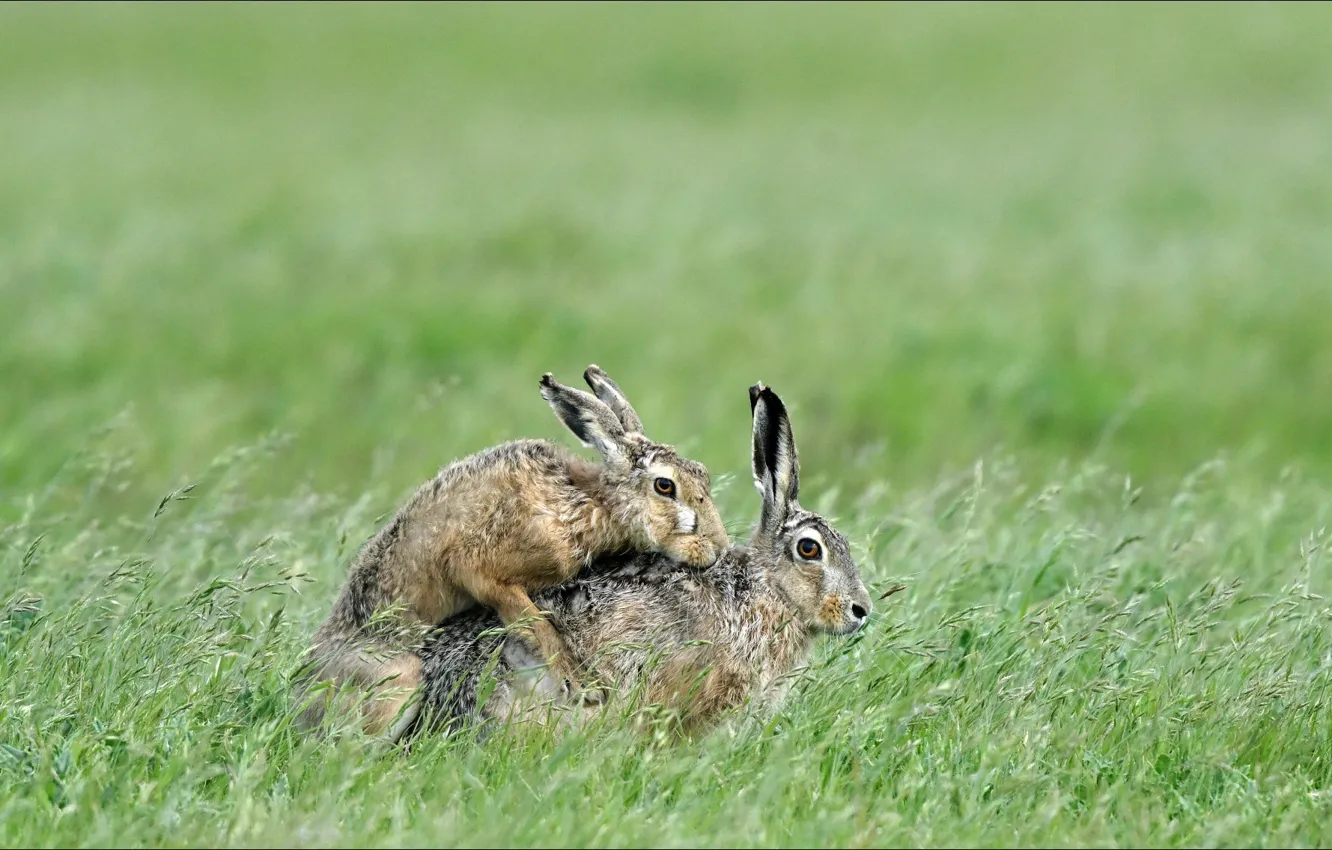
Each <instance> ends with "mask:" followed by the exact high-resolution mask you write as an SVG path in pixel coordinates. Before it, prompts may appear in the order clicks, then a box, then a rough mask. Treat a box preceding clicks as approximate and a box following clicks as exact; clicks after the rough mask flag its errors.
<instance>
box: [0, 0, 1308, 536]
mask: <svg viewBox="0 0 1332 850" xmlns="http://www.w3.org/2000/svg"><path fill="white" fill-rule="evenodd" d="M1330 12H1332V10H1329V9H1328V7H1327V6H1325V5H1320V4H1244V3H1227V4H1210V5H1184V4H1180V5H1173V4H1158V3H1151V4H1141V5H1139V4H1128V3H1114V4H991V3H984V4H981V3H975V4H971V3H958V4H934V3H928V4H868V3H856V4H830V3H807V4H804V3H782V4H765V5H760V4H701V5H669V4H651V5H646V4H633V5H630V4H614V5H613V4H596V5H592V4H587V5H579V4H559V3H554V4H540V5H535V4H534V5H510V4H500V3H485V4H471V5H463V4H457V5H424V4H401V5H398V4H384V3H375V4H327V5H312V4H247V5H239V4H235V5H200V6H192V5H183V4H182V5H165V4H163V5H158V4H142V5H121V4H89V5H78V6H68V5H46V4H6V5H5V6H4V7H3V8H0V140H2V141H0V145H2V150H3V163H4V165H3V169H0V298H2V299H3V310H2V311H0V391H2V393H3V402H2V403H0V481H2V482H3V487H4V491H5V493H6V494H7V495H10V496H15V497H17V498H19V499H20V500H21V499H22V497H23V496H24V494H26V493H28V492H30V491H32V490H33V489H34V488H36V487H39V486H41V485H44V484H45V483H46V482H48V481H49V480H51V476H52V474H53V473H54V471H55V470H56V469H57V468H59V467H60V465H61V464H62V463H64V462H65V461H66V460H67V458H68V457H69V456H70V454H71V453H72V452H74V451H76V450H77V449H78V448H79V447H80V446H82V445H85V444H86V442H87V440H88V439H89V434H90V433H92V432H93V431H94V430H95V429H97V428H98V427H100V426H102V425H104V424H106V423H107V422H110V421H112V420H113V419H115V417H117V415H119V414H124V416H122V417H121V419H119V420H116V421H119V422H121V423H122V425H123V426H124V427H122V428H121V429H119V430H118V431H117V432H116V436H115V437H114V438H113V439H114V440H117V441H119V442H118V443H117V445H119V446H120V447H121V450H123V452H124V453H125V456H126V458H127V460H129V461H133V462H134V463H135V464H137V467H138V469H139V470H140V472H141V474H140V475H138V476H137V477H135V478H134V479H133V480H132V481H129V480H127V481H126V482H125V484H124V485H123V487H122V488H121V490H122V491H121V492H120V493H118V494H117V493H114V492H113V493H111V494H110V495H108V496H107V497H106V498H108V499H112V500H114V501H116V502H117V505H116V506H115V507H116V509H120V508H124V509H126V510H130V511H132V512H134V513H136V514H137V513H140V512H142V511H144V510H151V508H152V506H153V505H155V504H156V500H157V498H158V497H159V496H160V495H162V494H163V493H165V492H166V491H167V490H168V489H170V488H171V487H173V486H177V485H179V484H181V483H184V482H185V481H188V480H190V479H191V476H192V475H194V474H196V473H198V472H199V471H200V470H202V469H203V468H205V467H206V466H207V464H208V462H209V461H210V459H211V458H213V457H215V456H216V455H217V454H218V453H220V452H222V451H224V450H225V449H226V447H228V446H231V445H234V444H239V443H249V442H253V441H254V440H256V439H259V437H260V436H261V435H263V434H265V433H268V432H270V431H273V430H277V431H280V432H283V433H285V434H289V435H291V437H292V442H291V443H290V444H289V446H288V448H287V450H286V451H285V452H283V453H282V454H280V455H279V456H277V457H276V458H275V459H274V460H273V461H272V462H271V463H270V464H268V465H267V467H266V469H265V475H264V477H263V478H262V480H261V481H260V482H258V484H257V485H256V486H258V487H261V488H263V489H264V490H267V491H271V492H288V491H290V490H291V489H292V488H293V487H295V486H297V484H298V483H299V482H306V483H310V484H312V485H313V486H315V487H318V488H321V489H322V490H326V491H336V492H339V493H343V494H347V495H354V494H356V493H358V492H361V491H362V490H364V489H365V488H367V487H370V486H375V487H383V488H386V492H389V493H392V494H394V495H395V497H396V496H397V495H401V494H402V493H404V492H406V491H407V490H408V489H410V488H411V487H414V486H415V485H416V484H417V483H419V482H420V481H422V480H424V479H425V478H427V477H429V476H430V475H431V474H432V473H433V471H434V470H435V469H436V468H437V467H438V466H439V465H440V464H443V463H447V462H448V461H449V460H451V459H452V458H454V457H457V456H460V455H462V454H466V453H469V452H471V451H474V450H477V449H480V448H482V447H484V446H486V445H489V444H492V443H494V442H497V441H500V440H503V439H506V438H510V437H516V436H553V437H557V438H560V439H567V437H566V436H565V435H564V434H563V433H562V432H561V429H560V427H559V425H558V424H557V422H556V421H555V419H554V417H553V416H552V415H551V414H550V412H549V411H548V409H547V408H546V406H545V404H544V403H543V402H542V401H541V399H540V397H539V396H538V394H537V383H536V382H537V378H538V376H539V375H540V374H541V373H542V372H544V371H546V370H551V371H553V372H555V373H556V374H557V376H559V377H561V378H562V379H564V380H565V381H578V380H579V373H580V372H581V370H582V368H583V367H584V366H586V365H587V364H588V363H590V362H596V363H598V364H600V365H601V366H603V367H604V368H606V369H607V370H608V371H609V372H610V373H611V374H612V375H613V376H615V377H616V378H617V379H618V380H619V382H620V383H621V385H622V386H623V387H624V388H625V390H626V392H628V394H629V395H630V397H631V398H632V399H633V401H634V402H635V403H636V404H637V406H638V407H639V409H640V412H641V413H642V415H643V418H644V419H645V421H646V422H647V424H648V430H649V432H650V433H651V434H653V435H654V436H656V437H658V438H660V439H663V440H665V441H667V442H672V443H674V444H676V445H677V446H679V447H680V448H682V449H683V450H685V451H687V452H689V453H692V454H693V455H694V456H696V457H698V458H699V459H700V460H702V461H703V462H705V463H707V464H709V465H710V466H711V467H712V468H713V469H714V472H715V473H717V474H719V475H724V474H726V473H732V474H735V475H744V474H745V470H746V466H745V464H746V458H747V454H746V439H747V432H748V417H749V410H748V405H747V401H746V397H745V387H746V386H747V385H748V384H749V383H751V382H753V381H754V380H758V379H762V380H764V381H766V382H767V383H769V384H770V385H772V386H773V387H775V388H776V389H778V391H779V392H781V393H782V394H783V395H784V396H785V397H786V398H787V399H788V401H789V403H790V405H791V407H792V408H793V417H794V423H795V428H796V433H797V437H798V439H799V442H800V446H801V449H802V453H803V459H804V461H805V467H806V473H807V475H808V476H810V477H811V478H812V479H814V480H816V481H818V482H820V486H822V487H831V486H832V485H833V484H836V485H837V486H838V487H839V489H840V490H842V491H844V492H853V493H854V492H857V491H858V490H863V489H864V488H865V487H866V486H868V485H870V484H871V483H874V482H883V481H887V482H892V483H893V485H894V486H895V487H896V486H904V487H905V486H911V485H913V484H920V483H925V482H929V481H932V480H935V479H936V478H937V476H938V475H940V474H941V473H942V472H945V471H951V470H957V469H964V468H966V467H968V466H969V465H970V464H971V463H972V462H973V461H974V460H975V458H977V457H978V456H980V455H982V454H985V453H987V452H991V451H997V450H1004V451H1010V450H1011V451H1013V452H1016V453H1017V455H1018V456H1019V457H1021V458H1022V459H1023V461H1024V463H1026V464H1029V465H1030V466H1031V467H1032V468H1036V467H1040V466H1042V465H1047V464H1050V463H1054V462H1057V461H1059V460H1061V459H1064V458H1085V457H1087V456H1092V457H1095V458H1099V459H1104V460H1105V461H1107V462H1109V463H1111V464H1112V465H1114V466H1115V467H1116V468H1119V469H1122V470H1123V471H1125V472H1129V473H1132V474H1133V475H1134V476H1135V477H1136V478H1145V479H1147V480H1152V479H1154V478H1157V477H1162V476H1175V475H1177V474H1178V473H1181V472H1184V471H1186V470H1188V469H1190V468H1193V467H1194V466H1195V465H1197V464H1198V463H1199V462H1201V461H1204V460H1206V459H1208V458H1211V457H1213V456H1214V455H1216V454H1217V453H1218V452H1222V451H1227V452H1233V451H1238V452H1247V453H1248V456H1249V457H1251V458H1253V459H1254V461H1255V462H1254V463H1253V464H1252V465H1251V466H1250V467H1249V468H1250V469H1251V470H1253V471H1254V472H1255V474H1257V475H1265V474H1267V473H1268V472H1275V471H1276V470H1277V469H1278V468H1279V467H1281V466H1283V465H1285V464H1288V463H1298V464H1302V465H1305V466H1307V467H1310V468H1315V469H1326V468H1328V467H1329V460H1332V432H1330V431H1329V429H1328V428H1327V427H1326V424H1327V422H1328V417H1329V414H1330V413H1332V346H1330V345H1329V344H1328V342H1327V340H1328V331H1329V315H1330V314H1329V309H1328V308H1329V306H1330V303H1332V286H1330V285H1329V273H1332V239H1329V234H1332V168H1329V163H1330V162H1332V160H1329V147H1328V140H1329V138H1332V14H1330ZM113 489H114V488H113ZM742 492H744V493H747V492H748V488H747V487H746V488H744V490H743V491H742ZM747 499H748V497H747V496H742V497H740V498H738V499H735V500H733V501H730V502H728V503H727V504H728V510H729V515H728V518H732V519H742V520H747V519H748V517H749V513H750V510H749V509H750V508H751V507H752V505H750V504H749V502H748V501H747ZM389 506H390V504H389V503H386V504H385V505H384V507H385V509H387V508H388V507H389ZM108 509H110V508H108Z"/></svg>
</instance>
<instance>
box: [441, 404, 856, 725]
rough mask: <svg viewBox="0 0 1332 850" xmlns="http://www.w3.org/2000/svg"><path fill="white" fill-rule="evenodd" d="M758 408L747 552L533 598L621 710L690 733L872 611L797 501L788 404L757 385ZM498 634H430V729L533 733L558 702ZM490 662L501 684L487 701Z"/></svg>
mask: <svg viewBox="0 0 1332 850" xmlns="http://www.w3.org/2000/svg"><path fill="white" fill-rule="evenodd" d="M751 401H752V403H753V404H754V405H755V422H754V434H753V440H754V445H755V463H754V478H755V481H756V483H757V484H758V485H759V488H760V490H761V491H762V492H763V511H762V515H761V518H760V521H759V523H758V525H757V526H756V527H755V529H754V532H753V535H752V537H751V539H750V542H749V545H748V546H735V547H732V548H730V549H728V550H727V551H726V552H725V553H723V555H722V556H721V558H719V559H718V561H717V563H716V564H714V565H713V566H712V567H711V568H710V569H708V570H697V569H693V568H690V567H688V566H687V565H684V564H681V563H679V562H678V561H672V560H670V559H668V558H665V557H662V556H660V555H652V554H644V553H639V554H636V555H630V556H619V557H617V558H613V559H608V561H609V562H608V563H605V564H601V565H599V566H598V568H597V569H596V570H594V571H591V572H590V573H589V574H587V575H585V576H582V577H579V578H578V579H576V580H574V581H572V582H569V583H566V584H564V585H561V586H559V587H554V588H551V589H549V590H546V591H543V592H540V593H538V594H537V595H536V599H537V601H538V603H540V605H541V606H542V607H543V608H547V609H549V610H550V611H551V613H552V616H553V618H554V619H555V621H556V622H558V623H559V626H560V630H561V634H562V635H563V636H564V638H565V641H566V643H567V645H568V646H569V649H570V651H571V652H572V653H573V654H574V655H575V656H576V657H577V658H578V660H579V661H580V662H581V663H583V664H585V665H586V666H588V667H589V668H592V669H595V670H596V672H597V674H598V675H599V676H601V677H602V678H603V679H604V680H605V681H607V682H610V683H612V684H613V685H614V686H615V687H616V688H617V689H618V690H619V693H620V695H621V696H623V697H624V698H626V699H629V698H632V697H633V696H634V695H636V694H641V696H642V698H643V699H644V700H645V701H646V702H647V704H648V705H649V706H653V705H655V706H658V707H661V708H665V709H667V710H668V714H669V715H671V716H673V717H674V718H675V720H676V723H675V726H676V729H677V730H678V731H683V732H686V733H689V732H698V731H704V730H706V729H708V728H709V727H710V726H711V725H712V724H714V723H715V722H716V721H717V720H719V719H720V718H721V717H722V716H723V715H725V714H726V712H728V711H730V710H731V709H733V708H736V707H737V706H740V705H741V704H743V703H744V702H745V701H746V700H747V699H749V697H750V696H751V695H754V694H763V695H765V697H767V699H768V700H770V704H775V703H776V701H777V700H778V699H779V698H780V695H781V694H782V693H783V692H784V691H785V689H786V687H787V683H788V682H789V680H790V674H791V673H792V672H793V671H795V670H796V669H797V668H798V667H799V666H800V665H802V664H803V663H804V661H805V659H806V658H807V657H808V653H809V649H810V647H811V644H812V642H813V639H814V637H815V636H817V635H819V634H850V633H851V632H854V631H856V630H857V629H859V628H861V627H862V626H863V625H864V623H865V622H866V620H867V618H868V616H869V613H870V609H871V603H870V596H869V591H868V590H867V589H866V588H865V585H864V582H863V581H861V578H860V574H859V571H858V570H857V569H856V566H855V562H854V560H853V559H852V557H851V552H850V548H849V546H848V545H847V543H846V540H845V539H844V538H843V537H842V536H841V535H840V534H839V533H838V532H837V531H836V530H835V529H834V528H832V526H831V525H829V524H828V522H827V521H826V520H824V519H823V518H821V517H819V516H818V515H817V514H814V513H811V512H809V511H806V510H804V509H803V508H801V507H800V505H799V503H798V502H797V498H796V497H797V491H798V474H797V464H796V453H795V442H794V437H793V436H792V435H791V433H790V424H789V422H788V421H787V418H786V412H785V408H784V407H783V406H782V404H781V401H780V399H778V398H777V396H776V395H775V394H774V393H772V392H771V391H770V390H766V389H763V388H761V387H759V388H756V393H755V397H754V398H752V399H751ZM802 541H806V542H808V541H814V542H816V543H817V544H818V545H819V549H820V551H819V553H818V554H817V556H815V557H813V558H808V559H807V558H802V557H800V556H799V555H798V548H799V546H800V544H801V542H802ZM497 625H498V624H497V623H496V622H495V621H494V618H493V616H490V615H486V614H484V613H483V612H475V613H467V614H463V615H460V616H458V617H454V618H451V619H450V620H447V621H445V622H444V623H441V624H440V626H439V627H438V629H437V630H436V631H435V633H434V634H433V635H432V637H431V639H430V642H429V643H428V644H427V646H426V647H425V649H424V653H423V657H424V659H425V665H424V667H423V679H424V681H423V689H422V690H423V695H424V703H425V705H426V708H427V715H428V717H429V718H430V719H429V721H428V723H429V724H444V725H450V724H453V723H455V722H458V721H465V720H467V719H485V720H491V721H519V722H527V721H529V720H530V718H532V717H533V716H535V714H534V713H540V712H539V711H538V710H537V708H536V706H538V705H549V704H550V702H551V697H552V695H556V694H557V691H556V690H555V689H553V687H552V683H551V681H550V680H549V677H548V676H547V675H543V674H540V670H539V659H536V658H535V657H533V656H532V655H531V654H530V652H529V651H528V650H526V649H524V647H523V645H522V644H521V643H517V642H514V641H511V640H506V639H505V638H504V637H503V636H502V635H500V634H488V633H487V630H488V629H495V628H496V627H497ZM496 652H498V653H499V654H498V656H497V660H496V662H495V663H496V665H497V666H496V670H495V672H496V673H497V674H498V679H497V682H496V685H495V688H494V690H493V692H492V693H491V694H490V696H489V698H488V699H487V701H485V702H484V703H481V702H480V691H481V688H480V682H481V678H482V676H483V675H484V672H483V671H484V670H485V669H486V667H487V665H488V664H489V663H491V659H492V658H495V657H496V656H495V655H494V654H495V653H496ZM534 669H535V670H537V672H538V675H532V673H531V672H530V671H532V670H534ZM556 701H557V702H558V698H557V699H556ZM557 709H559V710H560V711H561V712H562V713H561V715H560V716H562V717H564V718H567V719H566V720H565V721H563V722H573V723H577V722H581V720H582V719H583V718H585V717H588V716H591V715H590V713H589V712H587V711H586V710H583V709H580V708H579V707H578V706H576V705H575V706H573V707H572V708H571V710H564V707H563V706H557ZM541 716H542V717H543V718H545V717H547V716H548V715H546V714H541ZM543 722H546V721H545V720H543Z"/></svg>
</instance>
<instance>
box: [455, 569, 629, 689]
mask: <svg viewBox="0 0 1332 850" xmlns="http://www.w3.org/2000/svg"><path fill="white" fill-rule="evenodd" d="M470 579H471V580H470V581H469V582H468V586H467V591H468V592H469V593H470V594H471V595H472V598H473V599H475V600H476V601H477V602H479V603H481V604H482V605H484V606H486V607H487V608H490V609H491V610H493V611H494V612H495V613H496V614H498V615H499V618H500V619H501V620H503V621H504V625H506V626H510V627H514V628H515V630H516V631H517V632H518V634H519V636H520V637H522V638H523V639H525V640H527V641H528V643H529V644H534V645H535V648H536V650H537V651H538V652H539V653H540V654H541V656H542V658H544V659H545V661H546V663H547V664H549V665H550V668H551V671H552V672H553V673H555V674H556V675H559V676H561V677H563V678H564V680H565V681H566V682H567V683H568V687H569V690H570V691H571V693H573V694H578V695H580V696H582V698H583V699H584V700H586V701H587V702H590V703H598V702H601V701H602V699H603V698H604V694H602V693H601V692H600V691H599V690H597V689H586V690H585V689H584V684H585V683H584V678H585V674H584V671H581V670H579V669H578V665H577V664H576V663H575V662H574V660H573V656H571V655H570V654H569V649H568V646H567V645H566V644H565V642H564V638H562V637H561V636H560V633H559V630H557V629H556V628H555V627H554V626H553V625H551V624H550V621H549V620H547V619H546V618H545V616H544V615H543V614H542V613H541V611H540V610H539V609H538V608H537V607H536V605H535V604H533V602H532V599H531V597H529V596H528V595H527V591H526V590H524V589H523V588H522V587H520V586H518V585H516V584H507V583H504V582H499V581H494V580H492V579H487V578H484V577H481V576H476V575H473V576H470ZM524 621H526V622H524Z"/></svg>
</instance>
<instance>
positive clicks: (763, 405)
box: [751, 385, 800, 524]
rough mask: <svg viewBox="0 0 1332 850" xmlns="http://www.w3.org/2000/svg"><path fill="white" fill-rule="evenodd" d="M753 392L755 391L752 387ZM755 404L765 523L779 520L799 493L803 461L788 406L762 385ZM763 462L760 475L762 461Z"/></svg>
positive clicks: (756, 454) (757, 477) (756, 451)
mask: <svg viewBox="0 0 1332 850" xmlns="http://www.w3.org/2000/svg"><path fill="white" fill-rule="evenodd" d="M751 393H753V390H752V389H751ZM751 398H753V401H752V403H753V405H754V467H755V480H756V482H757V483H758V484H759V489H760V490H761V491H762V492H763V518H764V522H765V524H768V523H771V522H774V521H780V518H782V517H785V516H786V515H787V513H788V512H789V511H790V510H791V509H792V508H793V507H794V506H795V505H796V499H797V497H798V496H799V495H800V460H799V457H798V456H797V455H796V445H795V435H794V434H793V433H792V432H791V420H790V417H788V416H787V414H786V405H784V404H782V400H781V399H780V398H778V396H777V394H776V393H774V392H773V391H772V390H770V389H768V388H767V387H763V386H761V385H760V386H759V389H758V391H757V397H756V398H754V397H753V396H751ZM760 462H761V463H762V465H763V469H762V474H761V476H760V470H759V464H760Z"/></svg>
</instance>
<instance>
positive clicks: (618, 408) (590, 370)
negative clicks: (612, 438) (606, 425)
mask: <svg viewBox="0 0 1332 850" xmlns="http://www.w3.org/2000/svg"><path fill="white" fill-rule="evenodd" d="M583 380H584V381H587V385H588V386H589V387H591V388H592V392H594V393H596V394H597V398H599V399H601V400H602V401H603V402H605V404H606V406H607V407H609V408H610V409H611V411H612V412H613V413H614V414H615V416H616V417H617V418H618V419H619V420H620V424H621V425H622V426H624V430H625V431H627V432H629V433H630V434H641V433H643V420H641V419H639V418H638V414H637V413H635V412H634V408H633V405H631V404H629V399H628V398H626V397H625V394H624V392H623V391H622V390H621V389H620V387H619V385H618V384H616V383H615V382H614V381H612V380H611V377H610V375H607V374H606V373H605V372H603V371H601V367H599V366H597V364H595V363H593V364H592V365H591V366H588V367H587V370H586V371H585V372H583Z"/></svg>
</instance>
